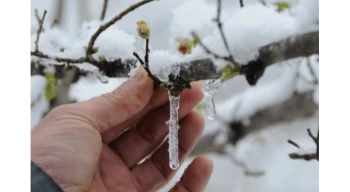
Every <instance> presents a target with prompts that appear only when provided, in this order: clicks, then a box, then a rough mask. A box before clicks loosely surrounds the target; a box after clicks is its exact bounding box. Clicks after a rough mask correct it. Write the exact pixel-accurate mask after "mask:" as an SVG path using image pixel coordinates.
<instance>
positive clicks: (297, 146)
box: [288, 139, 300, 149]
mask: <svg viewBox="0 0 350 192" xmlns="http://www.w3.org/2000/svg"><path fill="white" fill-rule="evenodd" d="M288 143H289V144H291V145H293V146H294V147H296V148H298V149H300V146H299V145H298V144H297V143H295V142H294V141H292V140H290V139H289V140H288Z"/></svg>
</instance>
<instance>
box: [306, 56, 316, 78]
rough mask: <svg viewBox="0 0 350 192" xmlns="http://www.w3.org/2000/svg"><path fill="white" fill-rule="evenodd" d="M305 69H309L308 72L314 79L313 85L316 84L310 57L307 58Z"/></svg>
mask: <svg viewBox="0 0 350 192" xmlns="http://www.w3.org/2000/svg"><path fill="white" fill-rule="evenodd" d="M307 67H308V68H309V71H310V73H311V75H312V77H313V78H314V84H318V78H317V77H316V73H315V71H314V69H313V68H312V66H311V61H310V57H308V58H307Z"/></svg>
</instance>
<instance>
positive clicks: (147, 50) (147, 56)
mask: <svg viewBox="0 0 350 192" xmlns="http://www.w3.org/2000/svg"><path fill="white" fill-rule="evenodd" d="M145 51H146V53H145V64H146V67H147V68H149V52H150V50H149V39H146V50H145Z"/></svg>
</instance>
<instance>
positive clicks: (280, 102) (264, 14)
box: [31, 0, 319, 192]
mask: <svg viewBox="0 0 350 192" xmlns="http://www.w3.org/2000/svg"><path fill="white" fill-rule="evenodd" d="M31 2H32V7H31V9H32V11H31V12H32V15H31V21H32V22H31V23H32V25H31V34H32V47H33V42H34V40H35V38H34V37H35V33H36V30H37V27H38V23H37V20H36V17H35V12H34V9H38V11H39V15H41V14H42V12H43V11H44V10H45V9H46V10H47V11H48V12H47V16H46V19H45V22H46V23H47V26H49V25H51V23H53V22H54V20H55V19H57V20H58V21H59V22H58V23H57V24H56V28H55V30H52V31H51V33H47V34H45V33H43V34H42V37H41V41H40V47H42V48H41V50H42V51H44V52H47V53H52V54H56V53H54V50H50V49H51V47H50V46H51V45H45V42H51V41H54V42H57V43H58V44H60V45H70V47H71V49H72V50H73V49H74V46H80V48H79V49H80V50H76V49H74V50H73V51H71V53H69V54H71V55H70V56H72V57H74V56H75V57H79V56H83V54H84V50H83V49H82V48H83V43H85V42H86V41H85V40H86V38H87V39H88V37H89V36H90V35H91V33H92V32H94V30H88V29H84V26H85V28H86V26H87V24H88V25H89V26H92V28H94V27H93V26H95V27H98V26H99V21H98V19H99V17H100V14H101V10H102V4H103V0H31ZM135 2H138V1H136V0H109V4H108V9H107V12H106V17H105V20H104V22H105V21H108V20H109V19H110V18H112V17H113V16H115V15H117V14H118V13H120V12H121V11H122V10H124V9H125V8H127V7H128V6H129V5H131V4H133V3H135ZM216 2H217V1H216V0H160V1H156V2H152V3H149V4H147V5H145V6H143V7H141V8H139V9H137V10H136V11H133V12H131V13H130V14H128V15H127V16H125V17H124V18H123V19H122V20H121V21H119V22H117V23H116V24H115V28H114V29H113V30H115V31H111V32H114V35H116V34H117V35H119V36H118V37H116V38H114V39H108V37H109V36H108V35H106V36H105V40H106V41H103V40H104V39H103V38H102V37H101V39H102V40H101V41H100V42H96V43H97V44H99V43H100V44H102V45H101V46H100V50H99V52H100V51H101V52H103V51H104V50H103V48H102V47H103V46H105V47H108V46H109V47H111V49H118V48H119V49H121V48H120V47H116V46H120V45H115V44H123V46H122V48H124V49H125V50H122V51H124V52H125V54H124V55H121V57H128V56H129V55H128V54H130V55H131V53H132V51H134V50H140V49H141V47H142V46H143V44H142V42H141V41H140V38H137V37H138V36H137V33H136V21H137V20H140V19H143V20H146V21H147V22H148V24H149V26H150V28H151V31H152V40H151V42H150V44H151V50H167V51H168V52H169V53H172V54H174V55H176V54H178V53H176V51H177V50H176V42H175V41H174V39H175V37H179V36H181V37H184V36H190V32H191V31H192V30H195V31H197V32H198V33H199V36H200V37H201V38H202V39H204V42H208V43H210V44H209V45H210V46H212V47H213V50H218V51H220V49H222V47H223V45H222V42H221V41H220V42H217V41H219V40H216V39H215V38H214V37H211V35H212V34H213V33H215V30H216V27H217V26H216V24H215V23H214V22H213V21H212V19H213V18H214V17H215V14H216ZM222 2H223V5H222V9H223V11H222V14H221V17H222V20H223V22H224V23H229V24H227V25H228V28H227V30H228V33H227V35H226V36H227V38H228V41H229V44H230V46H231V45H233V47H231V50H232V52H233V54H234V56H235V57H237V58H238V59H239V60H240V61H244V60H246V59H249V58H250V57H251V56H252V55H254V51H255V50H256V49H257V48H259V47H260V46H262V45H265V44H268V43H271V42H273V41H274V40H278V39H281V38H284V37H288V36H290V35H293V34H297V33H303V32H306V31H312V30H318V0H285V1H284V2H288V3H290V5H291V8H290V9H288V10H285V11H283V12H281V13H280V12H277V11H276V7H274V5H273V4H269V3H275V2H280V1H279V0H265V3H267V4H268V5H267V7H265V6H262V4H261V1H260V0H244V4H245V7H244V8H240V6H239V0H223V1H222ZM150 10H151V11H150ZM102 23H103V22H102ZM44 27H45V25H44ZM230 28H232V29H230ZM111 30H112V29H111ZM230 30H231V31H230ZM84 38H85V39H84ZM73 41H75V42H82V44H79V43H76V44H75V43H74V44H75V45H71V44H73V43H72V42H73ZM107 41H108V42H107ZM85 45H86V44H84V46H85ZM67 47H68V46H67ZM130 50H131V51H130ZM198 52H200V50H199V49H195V50H193V54H194V55H196V54H197V53H198ZM57 54H59V53H57ZM105 54H106V55H107V57H109V55H108V54H111V56H110V57H112V56H113V54H115V52H111V53H109V52H108V50H107V48H106V50H105ZM118 56H119V55H118ZM150 61H151V65H152V57H151V60H150ZM151 67H152V66H151ZM125 80H126V79H121V78H110V79H109V83H107V84H103V83H101V82H100V81H99V80H98V79H97V78H96V77H94V76H92V75H87V76H84V77H80V78H79V79H78V80H77V81H76V82H74V83H72V84H71V85H70V87H68V89H66V90H64V89H63V90H62V92H66V94H65V95H66V97H67V98H68V99H69V100H70V101H74V102H79V101H84V100H87V99H90V98H92V97H95V96H98V95H101V94H103V93H106V92H110V91H112V90H113V89H115V88H116V87H117V86H119V85H120V84H121V83H122V82H124V81H125ZM62 82H63V81H60V82H59V83H62ZM45 85H46V78H45V77H43V76H41V75H33V76H32V77H31V100H32V106H31V122H32V123H31V127H32V128H34V127H35V125H36V124H37V123H38V122H39V121H40V119H41V118H42V116H43V115H44V114H45V113H47V111H48V110H49V109H50V108H51V107H52V103H50V102H48V101H47V100H46V98H45V96H44V87H45ZM215 101H216V104H217V112H218V118H217V119H216V120H206V126H205V132H204V135H203V136H202V139H201V140H200V142H199V144H198V145H197V147H196V148H195V150H194V154H193V155H199V154H206V155H208V156H210V157H211V158H212V160H213V162H214V172H213V175H212V177H211V179H210V181H209V184H208V186H207V188H206V190H205V191H206V192H212V191H213V192H214V191H230V192H241V191H244V192H260V191H261V192H263V191H264V192H266V191H267V192H281V191H283V192H295V191H298V192H303V191H305V192H306V191H307V192H316V191H318V172H319V169H318V165H319V164H318V161H304V160H292V159H290V158H289V156H288V154H289V153H292V152H295V151H296V148H295V147H293V146H291V145H290V144H288V143H287V140H288V139H292V140H294V141H296V142H297V143H298V144H299V145H302V146H306V148H308V147H314V143H313V141H312V140H311V138H310V137H309V136H308V135H307V132H306V129H307V128H310V129H311V131H312V132H313V133H314V134H315V135H316V134H317V130H318V103H319V102H318V55H314V56H311V57H310V58H300V59H299V58H298V59H294V60H291V61H286V62H282V63H278V64H274V65H271V66H270V67H268V68H267V70H266V72H265V74H264V75H263V77H262V78H261V79H260V80H259V82H258V84H257V85H256V86H254V87H251V86H249V85H248V83H247V82H246V80H245V78H244V77H243V76H239V77H235V78H234V79H231V80H229V81H227V82H225V83H224V84H223V86H222V87H220V88H219V90H218V91H217V93H216V95H215ZM198 110H200V109H198ZM201 111H203V115H205V110H201ZM237 131H239V132H243V133H244V135H245V136H244V137H243V138H240V137H239V140H238V142H237V143H236V145H235V146H234V147H233V145H231V144H226V143H228V140H230V139H231V140H232V138H236V137H238V134H237ZM192 158H193V157H191V158H189V159H188V160H186V162H185V163H184V165H182V166H181V167H180V171H179V172H178V174H177V175H176V176H175V178H174V179H173V180H172V182H171V183H170V184H169V185H168V186H166V187H165V188H164V189H163V190H162V191H167V190H168V189H169V188H170V187H171V186H173V184H174V183H175V182H176V181H177V180H178V179H179V177H180V176H181V174H182V172H183V170H184V169H185V168H186V166H187V165H188V164H189V163H190V162H191V160H192ZM238 161H239V162H243V163H244V164H245V166H246V168H245V169H249V170H251V171H263V172H264V174H263V175H261V176H250V175H246V174H244V170H243V169H244V168H242V166H241V165H239V164H238V163H237V162H238Z"/></svg>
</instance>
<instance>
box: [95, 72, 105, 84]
mask: <svg viewBox="0 0 350 192" xmlns="http://www.w3.org/2000/svg"><path fill="white" fill-rule="evenodd" d="M94 74H95V75H96V77H97V78H98V79H99V80H100V81H101V83H108V82H109V80H108V77H107V76H105V75H104V74H102V73H101V72H99V71H97V70H96V71H94Z"/></svg>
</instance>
